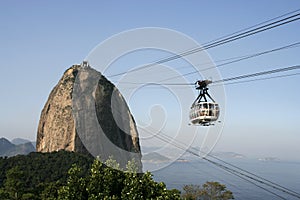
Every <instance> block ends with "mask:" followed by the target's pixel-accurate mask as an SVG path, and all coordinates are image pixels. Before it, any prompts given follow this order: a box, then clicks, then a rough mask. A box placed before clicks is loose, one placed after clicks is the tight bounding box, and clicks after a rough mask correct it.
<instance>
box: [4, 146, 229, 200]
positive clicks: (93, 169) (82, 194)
mask: <svg viewBox="0 0 300 200" xmlns="http://www.w3.org/2000/svg"><path fill="white" fill-rule="evenodd" d="M118 169H120V166H119V164H118V163H117V162H116V161H115V160H114V159H113V158H110V159H108V160H106V161H105V162H101V161H100V160H99V159H94V158H91V157H89V156H85V155H81V154H78V153H72V152H66V151H59V152H53V153H31V154H29V155H27V156H15V157H11V158H0V199H1V200H11V199H18V200H27V199H28V200H29V199H30V200H100V199H101V200H102V199H107V200H113V199H114V200H120V199H130V200H131V199H166V200H168V199H170V200H176V199H180V191H178V190H176V189H173V190H168V189H167V188H166V185H165V184H164V183H163V182H161V183H158V182H155V181H154V180H153V177H152V174H151V173H150V172H146V173H137V170H138V167H137V164H136V162H135V161H134V160H131V161H129V162H128V163H127V165H126V169H125V170H126V172H123V171H122V170H118ZM183 189H184V191H185V193H184V194H183V195H182V198H183V199H204V200H206V199H215V200H225V199H233V195H232V192H230V191H229V190H227V189H226V186H225V185H222V184H220V183H218V182H206V183H205V184H204V185H203V186H202V187H200V186H197V185H186V186H184V188H183Z"/></svg>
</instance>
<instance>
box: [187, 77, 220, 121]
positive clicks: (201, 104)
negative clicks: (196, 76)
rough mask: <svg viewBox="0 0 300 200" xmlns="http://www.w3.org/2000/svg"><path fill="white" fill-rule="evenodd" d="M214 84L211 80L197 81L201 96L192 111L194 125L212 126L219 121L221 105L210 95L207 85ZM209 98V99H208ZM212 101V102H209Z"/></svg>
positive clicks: (191, 118)
mask: <svg viewBox="0 0 300 200" xmlns="http://www.w3.org/2000/svg"><path fill="white" fill-rule="evenodd" d="M210 83H212V81H209V80H203V81H197V82H196V83H195V85H196V89H197V90H199V91H200V92H199V95H198V97H197V98H196V100H195V101H194V102H193V104H192V107H191V110H190V114H189V117H190V122H191V124H193V125H200V126H210V125H214V122H215V121H217V120H218V118H219V114H220V108H219V105H218V104H217V103H216V102H215V100H214V99H213V98H212V97H211V96H210V95H209V94H208V88H207V85H208V84H210ZM207 97H208V98H207ZM208 100H211V101H208Z"/></svg>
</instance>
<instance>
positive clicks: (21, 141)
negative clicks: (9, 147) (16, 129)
mask: <svg viewBox="0 0 300 200" xmlns="http://www.w3.org/2000/svg"><path fill="white" fill-rule="evenodd" d="M28 142H30V141H29V140H26V139H23V138H15V139H13V140H12V141H11V143H13V144H14V145H19V144H25V143H28Z"/></svg>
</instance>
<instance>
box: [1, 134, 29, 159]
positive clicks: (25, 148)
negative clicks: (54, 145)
mask: <svg viewBox="0 0 300 200" xmlns="http://www.w3.org/2000/svg"><path fill="white" fill-rule="evenodd" d="M34 151H35V148H34V146H33V145H32V143H31V142H27V143H24V144H18V145H15V144H13V143H11V142H10V141H9V140H7V139H5V138H0V156H1V157H4V156H8V157H11V156H15V155H27V154H29V153H30V152H34Z"/></svg>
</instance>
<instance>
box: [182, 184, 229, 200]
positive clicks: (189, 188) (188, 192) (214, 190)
mask: <svg viewBox="0 0 300 200" xmlns="http://www.w3.org/2000/svg"><path fill="white" fill-rule="evenodd" d="M183 190H184V194H183V195H182V197H183V198H184V199H186V200H198V199H201V200H228V199H234V197H233V194H232V192H231V191H230V190H227V189H226V186H225V185H223V184H220V183H219V182H206V183H204V184H203V185H202V188H201V187H200V186H199V185H185V186H184V187H183Z"/></svg>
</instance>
